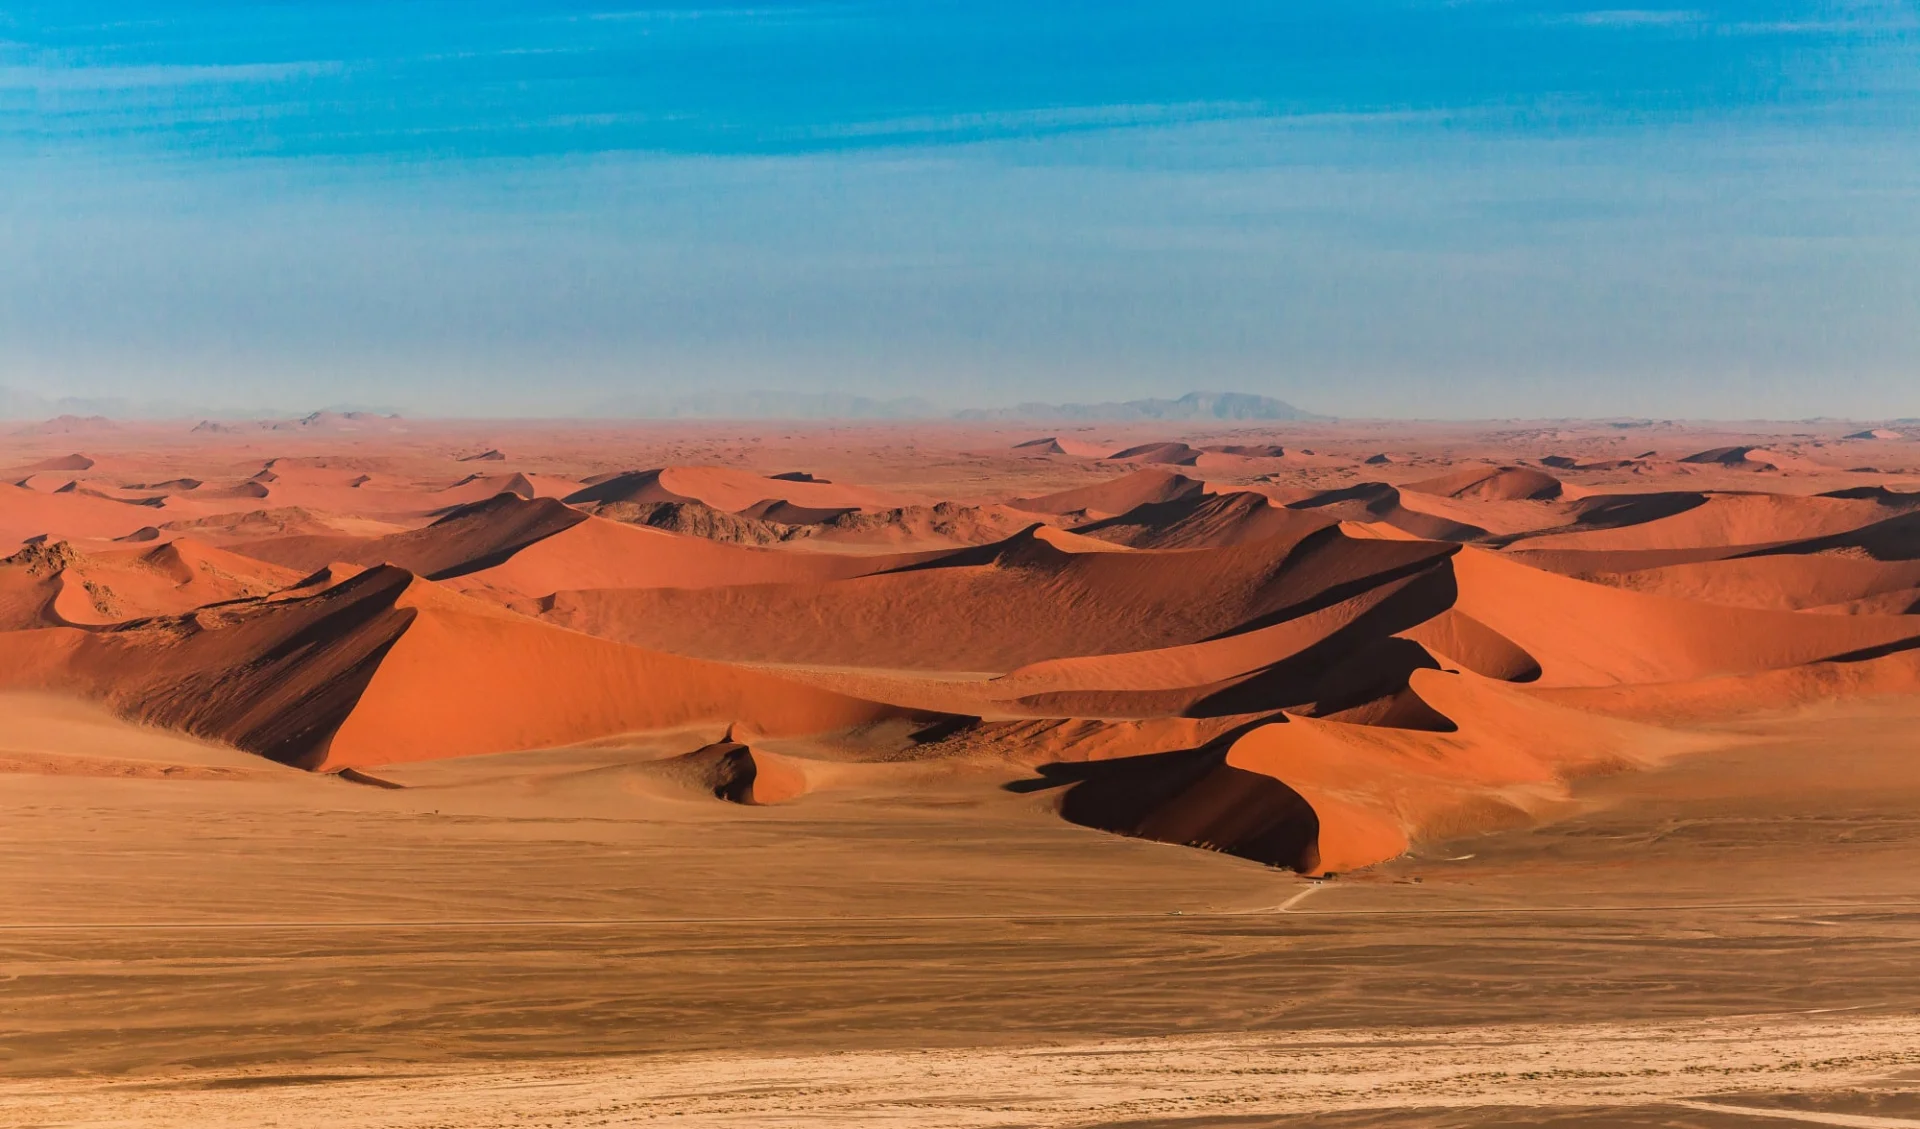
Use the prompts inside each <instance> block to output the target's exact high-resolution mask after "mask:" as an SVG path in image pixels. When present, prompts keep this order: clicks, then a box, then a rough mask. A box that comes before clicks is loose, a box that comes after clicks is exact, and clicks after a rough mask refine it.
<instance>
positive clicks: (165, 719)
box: [0, 416, 1920, 1129]
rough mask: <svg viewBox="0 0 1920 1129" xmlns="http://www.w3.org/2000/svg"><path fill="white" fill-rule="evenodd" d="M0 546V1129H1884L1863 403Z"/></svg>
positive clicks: (469, 485)
mask: <svg viewBox="0 0 1920 1129" xmlns="http://www.w3.org/2000/svg"><path fill="white" fill-rule="evenodd" d="M0 558H4V559H3V560H0V718H4V719H5V722H4V724H0V802H3V803H4V808H5V818H4V820H0V859H3V860H4V861H3V862H0V904H4V905H6V906H7V907H8V909H7V911H6V913H5V914H4V915H0V946H3V947H4V953H5V956H4V983H5V987H4V988H0V1004H3V1005H4V1006H3V1007H0V1048H4V1050H5V1054H4V1056H3V1057H0V1062H3V1063H4V1066H0V1123H8V1124H31V1125H55V1124H58V1125H121V1124H151V1125H182V1126H185V1125H236V1126H237V1125H263V1124H285V1125H295V1124H300V1125H311V1124H341V1125H365V1126H377V1125H408V1126H412V1125H420V1126H426V1125H450V1124H458V1125H492V1124H503V1125H504V1124H547V1125H574V1124H579V1125H588V1124H601V1125H604V1124H653V1123H656V1122H658V1123H661V1124H665V1123H668V1122H669V1121H671V1122H672V1123H674V1124H681V1125H715V1126H720V1125H726V1126H749V1125H752V1126H769V1125H802V1124H805V1125H874V1126H881V1125H903V1126H904V1125H965V1126H1002V1125H1007V1126H1011V1125H1077V1126H1090V1125H1101V1126H1149V1125H1153V1126H1185V1127H1194V1129H1198V1127H1202V1126H1206V1127H1215V1126H1219V1127H1224V1126H1264V1125H1283V1124H1284V1125H1316V1126H1320V1125H1324V1126H1347V1125H1361V1124H1381V1123H1392V1124H1400V1125H1431V1126H1468V1125H1523V1124H1527V1125H1531V1124H1569V1125H1572V1124H1579V1125H1603V1124H1604V1125H1621V1126H1629V1125H1631V1126H1639V1125H1687V1126H1721V1125H1743V1124H1750V1123H1755V1119H1756V1118H1757V1119H1759V1121H1760V1122H1761V1123H1782V1124H1784V1123H1789V1122H1792V1121H1800V1122H1803V1123H1815V1124H1838V1125H1881V1126H1898V1125H1920V1020H1916V1019H1915V1018H1914V1016H1915V1015H1916V1014H1920V1013H1917V1012H1916V1010H1915V1009H1916V1007H1917V1006H1920V977H1915V976H1913V975H1912V968H1913V958H1914V953H1915V952H1916V951H1917V950H1916V945H1920V866H1916V865H1915V864H1916V863H1917V862H1920V736H1916V734H1920V725H1917V723H1920V426H1917V427H1913V428H1908V429H1905V430H1903V429H1902V428H1901V426H1900V425H1897V424H1896V425H1893V426H1892V427H1889V428H1871V429H1867V430H1862V425H1859V424H1844V425H1843V424H1839V423H1834V424H1823V423H1803V424H1792V425H1757V424H1756V425H1751V426H1749V427H1747V428H1746V429H1744V430H1743V429H1742V428H1741V427H1740V426H1736V425H1713V426H1708V425H1687V424H1674V423H1647V422H1635V423H1630V424H1629V423H1620V424H1609V423H1544V424H1537V425H1535V424H1524V423H1513V422H1500V423H1490V424H1472V425H1469V424H1447V425H1439V424H1434V425H1416V424H1393V425H1367V424H1360V423H1299V424H1293V423H1289V424H1284V425H1271V424H1268V425H1262V426H1259V427H1252V426H1240V425H1229V424H1219V425H1217V426H1215V427H1214V428H1213V429H1212V430H1199V429H1196V427H1195V426H1194V425H1178V426H1177V427H1175V426H1170V425H1165V424H1162V425H1158V428H1157V429H1156V428H1155V427H1154V426H1150V425H1145V424H1139V425H1136V424H1126V425H1106V426H1087V425H1084V424H1076V425H1071V426H1070V427H1069V426H1068V425H1054V426H1052V427H1045V426H1034V425H1031V424H1025V425H1017V426H1016V425H1014V424H998V423H996V424H992V425H988V424H978V425H962V424H933V425H926V426H910V425H905V424H888V425H879V424H874V425H854V424H845V425H828V424H808V425H801V424H771V423H769V424H758V423H717V422H716V423H709V422H676V423H672V424H666V423H660V424H621V425H617V426H616V425H596V424H588V423H580V424H532V423H518V424H491V423H484V424H483V423H474V422H463V423H457V424H456V423H432V422H428V423H416V422H413V421H401V420H397V419H386V418H355V417H346V416H342V417H324V418H323V417H313V418H312V419H311V420H310V421H307V422H305V423H302V424H300V425H298V426H282V425H273V426H269V425H252V424H242V423H222V424H218V425H211V424H202V425H200V426H198V427H196V426H195V425H194V423H193V421H185V422H181V423H178V424H158V423H155V424H114V423H109V422H106V421H67V422H66V423H64V424H63V423H61V422H60V421H55V422H54V423H52V424H48V425H41V426H37V427H33V428H29V429H26V430H24V431H20V432H19V433H16V434H10V435H6V436H0ZM530 1103H531V1104H530ZM530 1108H531V1109H537V1110H538V1118H537V1119H533V1120H527V1119H526V1118H528V1117H529V1112H528V1111H529V1109H530Z"/></svg>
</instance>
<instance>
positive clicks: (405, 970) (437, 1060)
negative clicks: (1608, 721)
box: [0, 696, 1920, 1127]
mask: <svg viewBox="0 0 1920 1129" xmlns="http://www.w3.org/2000/svg"><path fill="white" fill-rule="evenodd" d="M6 708H7V710H8V715H9V717H10V718H14V719H18V720H19V721H20V724H17V725H13V726H10V728H9V732H8V734H7V736H6V737H5V738H4V739H3V745H4V747H0V754H5V755H10V756H13V757H15V758H20V759H24V758H29V757H34V756H44V755H45V754H47V753H48V752H50V751H57V752H59V753H61V754H64V755H66V756H68V757H74V758H76V759H77V760H78V763H76V764H74V765H73V766H72V768H71V770H70V772H69V773H68V774H54V773H51V772H37V773H31V774H20V775H12V776H9V777H8V778H7V784H6V789H5V791H4V793H0V797H3V799H0V803H3V804H4V819H0V852H3V853H0V902H4V904H6V905H7V906H8V907H9V911H8V914H7V922H6V926H5V929H4V932H3V933H0V945H4V950H3V951H4V954H5V955H4V958H0V959H3V960H4V965H3V966H0V967H3V969H4V977H5V979H4V984H5V989H4V998H5V1002H6V1014H5V1028H6V1038H5V1044H4V1046H5V1052H6V1053H5V1059H4V1062H5V1073H6V1080H5V1081H4V1083H0V1120H3V1121H5V1122H6V1123H9V1124H21V1125H54V1124H58V1125H124V1124H144V1125H181V1126H186V1125H269V1124H274V1125H311V1124H329V1125H334V1124H339V1125H393V1126H429V1125H496V1124H497V1125H508V1124H516V1125H517V1124H544V1125H604V1124H652V1123H655V1122H659V1123H662V1124H666V1123H672V1124H684V1125H729V1126H733V1125H739V1126H746V1125H786V1124H835V1125H967V1126H973V1125H980V1126H1001V1125H1055V1124H1060V1125H1068V1124H1070V1125H1112V1126H1134V1125H1140V1126H1145V1125H1167V1126H1210V1127H1211V1126H1255V1125H1360V1124H1380V1123H1386V1122H1387V1121H1391V1123H1393V1124H1401V1125H1435V1126H1441V1125H1446V1126H1451V1125H1508V1124H1511V1125H1522V1124H1542V1123H1546V1124H1578V1125H1701V1126H1708V1125H1744V1124H1751V1123H1753V1122H1752V1118H1754V1117H1756V1116H1759V1113H1758V1111H1759V1110H1761V1109H1765V1110H1770V1111H1774V1115H1775V1116H1779V1117H1791V1118H1794V1119H1797V1120H1800V1121H1805V1122H1811V1123H1816V1124H1845V1125H1905V1124H1914V1123H1920V1019H1916V1018H1915V1010H1916V1007H1917V1006H1920V977H1916V976H1915V975H1914V974H1913V970H1914V961H1915V957H1916V943H1917V942H1920V867H1916V866H1915V863H1916V861H1920V815H1916V812H1920V758H1915V757H1914V756H1913V738H1912V734H1913V732H1914V728H1913V727H1914V724H1915V722H1916V721H1917V720H1920V703H1912V702H1891V703H1889V702H1880V703H1876V704H1874V705H1872V706H1868V707H1861V706H1854V707H1851V708H1848V709H1843V710H1835V709H1831V708H1823V709H1817V710H1813V711H1806V712H1797V713H1794V714H1790V715H1783V716H1776V717H1766V718H1756V719H1752V720H1751V721H1750V722H1748V723H1746V724H1744V725H1742V726H1740V727H1739V729H1740V730H1741V731H1740V732H1729V733H1728V735H1727V744H1726V747H1725V748H1723V749H1721V750H1719V751H1715V752H1711V753H1703V754H1699V755H1696V756H1694V757H1690V758H1687V759H1686V760H1684V761H1682V762H1680V763H1678V764H1676V765H1673V766H1671V767H1669V768H1667V769H1664V770H1660V771H1656V772H1649V773H1634V774H1625V775H1620V776H1614V777H1609V778H1606V779H1603V780H1595V781H1590V782H1587V783H1585V784H1582V785H1581V786H1580V787H1578V788H1577V790H1576V791H1577V795H1578V802H1577V807H1576V808H1575V809H1573V810H1569V811H1568V812H1567V813H1566V815H1565V816H1564V817H1563V818H1561V819H1558V820H1554V821H1551V822H1549V823H1546V824H1544V825H1541V826H1538V827H1534V828H1531V829H1525V830H1516V831H1510V832H1504V833H1497V834H1493V835H1484V836H1479V837H1475V838H1473V839H1470V840H1463V841H1456V842H1451V843H1434V844H1428V845H1425V846H1423V847H1422V848H1421V849H1419V850H1418V851H1417V853H1416V854H1414V855H1413V856H1410V857H1407V858H1403V859H1401V860H1398V861H1395V862H1393V863H1390V864H1387V865H1384V866H1381V867H1378V868H1374V869H1373V870H1370V871H1368V872H1366V873H1363V874H1357V875H1354V876H1350V877H1341V878H1337V879H1335V880H1332V881H1326V882H1313V881H1308V880H1304V879H1300V878H1297V877H1295V876H1293V875H1290V874H1287V873H1284V872H1280V871H1275V870H1273V869H1270V868H1268V867H1264V866H1260V865H1257V864H1254V863H1251V862H1246V861H1243V860H1239V859H1234V858H1230V857H1226V856H1223V855H1218V854H1212V853H1206V852H1200V851H1194V850H1190V849H1184V848H1180V847H1174V846H1167V845H1161V844H1155V843H1148V842H1141V841H1138V840H1132V839H1123V838H1117V837H1114V836H1109V835H1105V834H1102V833H1100V832H1097V831H1091V830H1087V829H1083V828H1077V827H1073V826H1071V825H1068V824H1065V823H1062V822H1061V821H1060V820H1058V819H1057V818H1055V817H1054V816H1053V815H1052V814H1051V813H1050V812H1049V811H1047V810H1046V809H1045V805H1044V803H1042V802H1041V799H1042V797H1040V796H1036V795H1021V794H1017V793H1010V792H1008V791H1006V790H1004V789H1003V788H1001V787H998V786H995V785H993V784H990V783H986V782H968V781H956V782H953V783H951V784H949V785H947V786H944V787H939V788H931V789H926V790H922V791H921V792H919V793H917V794H915V795H913V796H911V797H903V796H900V795H888V794H877V795H863V794H860V793H858V792H852V793H849V794H846V795H842V796H837V797H833V798H830V799H829V798H826V797H816V798H815V799H814V800H813V801H812V802H809V803H808V804H806V805H804V806H795V807H770V808H753V807H743V806H738V805H715V804H706V803H696V802H692V801H687V800H684V799H680V798H677V797H672V796H666V795H659V794H652V793H650V792H649V791H648V789H647V788H646V787H644V786H636V784H635V782H634V781H633V780H632V779H630V778H627V779H623V778H622V775H621V772H620V769H619V766H620V765H621V764H622V763H623V759H624V758H623V753H625V752H627V751H626V750H622V749H620V748H618V747H612V746H606V747H600V748H589V749H573V750H564V751H558V752H540V753H525V754H511V755H505V756H498V757H488V758H472V759H466V760H461V761H447V762H436V763H432V764H426V765H419V766H413V767H411V768H401V769H393V770H389V775H392V776H395V777H399V778H402V779H404V780H405V782H406V783H408V784H409V785H411V786H410V787H408V788H406V789H403V790H402V789H382V788H378V787H371V786H368V785H364V784H355V783H350V782H346V781H343V780H340V779H338V778H333V777H315V776H311V775H309V774H306V773H302V772H299V771H296V770H292V769H281V768H279V767H278V766H272V765H263V764H262V763H261V762H259V761H258V760H257V759H254V758H248V757H246V756H245V755H244V754H236V753H234V752H231V751H228V750H222V749H217V748H212V747H207V746H201V745H198V744H195V743H192V742H188V741H185V740H182V739H180V738H178V737H173V736H170V735H165V734H158V733H154V732H152V731H148V730H141V729H137V728H134V727H132V726H128V725H126V724H125V723H122V722H118V721H115V720H113V719H110V718H107V717H105V716H104V715H102V714H100V713H97V712H95V711H92V710H90V709H87V708H85V707H79V706H75V705H72V704H69V703H65V702H60V701H55V700H48V699H43V698H38V697H31V696H28V697H18V696H17V697H13V698H10V699H8V700H7V702H6ZM161 765H164V766H169V767H170V769H171V775H160V773H159V772H158V771H156V772H151V773H150V772H148V771H147V770H148V769H150V768H152V767H153V766H161ZM196 769H197V770H198V771H194V770H196ZM1735 1107H1739V1108H1738V1109H1736V1108H1735ZM1836 1115H1844V1116H1836Z"/></svg>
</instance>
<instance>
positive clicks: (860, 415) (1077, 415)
mask: <svg viewBox="0 0 1920 1129" xmlns="http://www.w3.org/2000/svg"><path fill="white" fill-rule="evenodd" d="M594 414H595V415H599V416H615V417H619V416H624V417H628V418H635V419H898V420H911V419H928V420H931V419H956V420H980V421H993V420H1068V421H1071V420H1098V421H1101V422H1116V423H1125V422H1128V421H1135V420H1160V421H1170V422H1179V421H1183V420H1326V419H1330V418H1332V417H1329V416H1321V415H1315V414H1313V413H1312V412H1305V411H1301V410H1300V409H1299V408H1296V407H1294V406H1293V405H1292V404H1289V403H1287V402H1286V401H1285V400H1276V399H1274V398H1273V397H1271V396H1256V395H1253V394H1252V393H1248V392H1189V393H1187V394H1186V395H1185V396H1182V397H1180V398H1179V399H1177V400H1159V399H1153V400H1108V401H1104V402H1101V403H1093V404H1041V403H1029V404H1017V405H1015V406H1014V407H1011V408H968V409H965V410H963V411H957V412H947V411H943V410H941V409H940V408H938V407H936V406H935V405H934V404H933V403H932V402H931V401H928V400H926V399H923V398H921V397H918V396H911V397H903V398H900V399H893V400H879V399H874V398H872V397H868V396H847V395H841V394H839V393H833V392H767V391H759V392H735V393H726V392H708V393H702V394H700V395H696V396H681V397H674V398H670V399H669V398H653V399H649V398H640V397H631V398H622V399H618V400H608V401H603V402H601V403H600V404H597V405H595V406H594Z"/></svg>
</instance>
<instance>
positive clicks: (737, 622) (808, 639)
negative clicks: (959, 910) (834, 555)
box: [545, 527, 1453, 671]
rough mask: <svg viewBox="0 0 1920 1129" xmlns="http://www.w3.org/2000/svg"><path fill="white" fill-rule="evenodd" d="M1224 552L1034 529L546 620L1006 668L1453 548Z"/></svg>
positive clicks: (1185, 633) (686, 646) (1161, 640)
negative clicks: (988, 541)
mask: <svg viewBox="0 0 1920 1129" xmlns="http://www.w3.org/2000/svg"><path fill="white" fill-rule="evenodd" d="M1299 532H1300V531H1296V533H1297V535H1296V536H1294V537H1278V538H1270V539H1268V540H1265V541H1258V542H1250V543H1247V544H1242V545H1233V546H1227V547H1223V548H1219V549H1193V550H1154V551H1140V552H1128V551H1121V552H1113V551H1104V552H1082V551H1072V550H1070V549H1063V548H1061V547H1060V546H1061V545H1063V544H1065V545H1072V544H1074V543H1075V542H1076V541H1084V542H1087V543H1088V544H1089V545H1091V546H1094V547H1097V548H1100V549H1111V548H1112V547H1111V546H1107V545H1105V544H1103V543H1100V542H1095V541H1092V540H1091V539H1090V538H1073V537H1072V536H1071V535H1062V534H1059V533H1058V532H1057V531H1046V530H1044V527H1042V528H1037V529H1033V530H1028V531H1026V532H1025V533H1022V534H1020V535H1018V536H1016V537H1013V538H1009V539H1008V540H1006V541H1002V542H999V543H997V544H994V545H988V546H982V547H981V548H979V549H969V550H961V551H958V552H954V553H949V554H946V555H944V556H942V557H940V558H938V559H937V560H935V561H932V562H929V563H925V564H921V565H917V566H912V567H908V568H903V569H899V570H896V571H893V572H888V573H882V574H878V575H872V576H866V577H860V578H856V579H851V580H844V581H838V582H829V583H824V584H814V585H748V586H735V587H725V588H710V589H702V590H693V591H689V590H654V591H634V590H606V589H602V590H596V591H577V592H561V593H558V594H557V595H555V596H554V598H553V599H552V600H551V601H550V602H549V605H548V608H547V611H546V612H545V615H546V617H547V618H548V619H550V620H551V621H553V622H555V623H559V624H563V625H565V626H568V627H572V628H574V629H576V630H580V631H585V632H588V633H591V634H595V635H602V636H605V637H607V638H613V639H620V640H622V641H626V642H631V643H634V644H636V645H640V646H646V647H651V648H655V649H659V650H668V651H674V652H676V653H683V654H694V655H701V656H704V657H709V658H721V659H734V660H748V661H758V662H785V663H815V664H827V665H844V666H864V667H893V668H901V669H912V670H971V671H1007V670H1012V669H1014V668H1015V667H1018V666H1023V665H1026V664H1028V663H1032V662H1038V661H1041V660H1043V659H1051V658H1061V657H1066V656H1070V655H1092V654H1110V653H1114V652H1120V651H1132V650H1142V649H1151V648H1159V647H1167V646H1174V645H1178V644H1182V643H1191V642H1197V641H1199V640H1202V639H1207V638H1211V637H1213V636H1216V635H1222V634H1226V633H1229V632H1235V631H1244V630H1251V629H1253V628H1256V627H1261V626H1266V624H1267V623H1268V622H1277V621H1279V620H1281V619H1287V618H1292V617H1293V616H1295V615H1298V614H1303V613H1304V612H1305V611H1308V610H1311V609H1312V608H1314V607H1317V606H1320V605H1322V604H1331V603H1336V602H1338V601H1339V600H1341V599H1344V598H1346V597H1347V596H1349V595H1351V594H1353V593H1354V592H1357V591H1359V590H1361V589H1364V588H1367V587H1371V586H1373V585H1374V584H1377V583H1379V582H1380V581H1381V580H1382V579H1385V578H1388V577H1390V576H1392V575H1395V574H1399V573H1402V572H1406V571H1417V570H1418V569H1420V568H1423V567H1425V566H1426V565H1427V564H1428V563H1430V562H1431V561H1433V560H1434V559H1436V558H1438V557H1441V556H1444V555H1445V554H1446V553H1449V552H1452V551H1453V547H1452V546H1449V545H1437V544H1432V543H1425V542H1416V541H1406V542H1391V541H1360V540H1355V539H1352V538H1348V537H1346V536H1344V535H1342V534H1341V533H1340V532H1339V531H1338V530H1337V529H1332V528H1321V529H1317V530H1313V531H1311V532H1304V535H1299Z"/></svg>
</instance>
